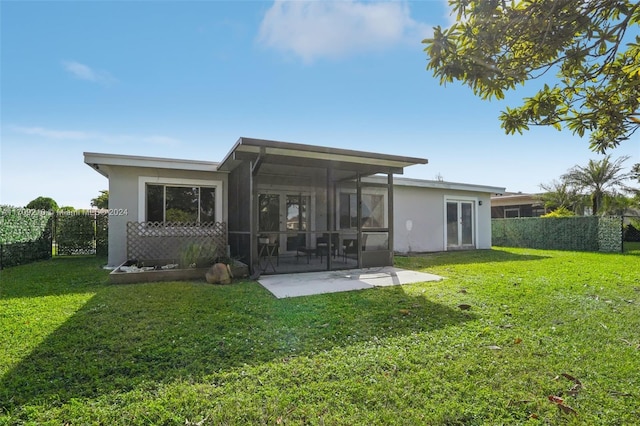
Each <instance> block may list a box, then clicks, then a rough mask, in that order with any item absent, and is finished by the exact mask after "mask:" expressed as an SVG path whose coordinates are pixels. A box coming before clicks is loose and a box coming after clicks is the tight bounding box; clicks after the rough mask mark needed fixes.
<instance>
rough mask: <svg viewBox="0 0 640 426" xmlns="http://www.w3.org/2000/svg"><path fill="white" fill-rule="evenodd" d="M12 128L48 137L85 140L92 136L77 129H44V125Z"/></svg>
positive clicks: (19, 131) (27, 133) (24, 132)
mask: <svg viewBox="0 0 640 426" xmlns="http://www.w3.org/2000/svg"><path fill="white" fill-rule="evenodd" d="M11 129H12V130H14V131H15V132H17V133H22V134H25V135H32V136H40V137H42V138H46V139H70V140H85V139H88V138H89V137H90V134H88V133H86V132H79V131H75V130H52V129H44V128H42V127H20V126H12V127H11Z"/></svg>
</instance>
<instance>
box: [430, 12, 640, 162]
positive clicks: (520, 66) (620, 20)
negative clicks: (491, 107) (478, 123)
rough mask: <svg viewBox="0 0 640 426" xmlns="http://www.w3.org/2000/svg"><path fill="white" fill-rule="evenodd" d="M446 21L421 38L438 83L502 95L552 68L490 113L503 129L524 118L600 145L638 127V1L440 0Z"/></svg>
mask: <svg viewBox="0 0 640 426" xmlns="http://www.w3.org/2000/svg"><path fill="white" fill-rule="evenodd" d="M449 3H450V4H451V6H452V7H453V11H454V12H455V13H457V19H456V22H455V23H454V24H453V25H452V26H451V27H449V28H447V29H442V28H441V27H439V26H438V27H435V28H434V35H433V38H429V39H425V40H423V43H424V44H426V48H425V51H426V52H427V54H428V56H429V63H428V65H427V69H429V70H433V74H434V76H435V77H438V78H439V79H440V84H446V83H449V82H452V81H454V80H458V81H461V82H463V83H464V84H467V85H468V86H469V87H471V89H472V90H473V93H474V94H475V95H476V96H479V97H481V98H482V99H492V98H496V99H503V98H504V93H505V92H506V91H508V90H512V89H515V88H516V86H519V85H523V84H524V83H525V82H527V81H530V80H534V79H537V78H540V77H542V76H545V75H547V74H550V72H555V73H556V77H557V78H556V79H555V83H554V84H552V85H551V86H549V85H547V84H544V86H543V87H542V88H541V89H539V90H538V92H537V93H536V94H535V95H534V96H532V97H530V98H525V99H524V102H523V104H522V105H521V106H518V107H515V108H509V107H507V108H506V111H503V112H502V113H501V115H500V120H501V122H502V123H501V127H502V128H503V129H504V130H505V132H506V133H507V134H513V133H515V132H519V133H522V131H523V130H528V129H529V126H532V125H541V126H553V127H555V128H557V129H558V130H561V129H562V128H563V126H564V127H566V128H568V129H570V130H571V131H573V133H574V134H578V135H580V136H584V135H585V134H589V137H590V147H591V149H592V150H594V151H597V152H600V153H605V152H606V151H607V150H609V149H611V148H613V147H616V146H617V145H619V144H620V142H622V141H624V140H627V139H629V138H630V137H631V135H632V134H633V133H634V132H635V131H636V130H637V129H638V127H640V118H638V115H639V114H640V36H639V35H638V33H637V32H635V33H634V35H635V37H633V39H632V37H631V36H627V32H629V33H631V31H630V30H633V29H636V30H637V28H638V27H639V26H640V3H638V2H635V1H631V0H537V1H531V0H521V1H506V0H450V1H449Z"/></svg>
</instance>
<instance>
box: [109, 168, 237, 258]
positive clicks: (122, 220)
mask: <svg viewBox="0 0 640 426" xmlns="http://www.w3.org/2000/svg"><path fill="white" fill-rule="evenodd" d="M103 167H104V168H105V169H107V172H108V174H109V209H110V210H111V211H113V212H114V213H116V212H120V211H121V210H124V209H126V212H127V214H126V215H119V214H112V215H110V216H109V260H108V265H109V266H112V267H115V266H118V265H120V264H122V263H123V262H124V261H125V260H127V259H126V257H127V236H126V228H127V222H129V221H138V220H139V214H140V212H139V210H138V205H139V199H140V197H144V194H139V177H140V176H148V177H154V178H157V180H158V182H162V180H163V179H192V180H211V181H221V182H222V191H221V192H222V193H221V195H220V196H218V199H217V200H216V202H218V203H222V204H221V205H222V217H221V218H219V219H218V220H222V221H227V214H228V213H227V188H228V181H227V174H226V173H215V172H199V171H186V170H171V169H152V168H144V167H124V166H103Z"/></svg>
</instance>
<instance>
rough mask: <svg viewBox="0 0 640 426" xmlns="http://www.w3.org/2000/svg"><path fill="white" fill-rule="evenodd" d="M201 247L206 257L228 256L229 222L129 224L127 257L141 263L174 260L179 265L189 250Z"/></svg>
mask: <svg viewBox="0 0 640 426" xmlns="http://www.w3.org/2000/svg"><path fill="white" fill-rule="evenodd" d="M195 244H197V245H198V246H199V247H198V249H199V250H200V251H201V253H202V255H203V256H204V255H206V256H209V257H213V258H215V257H218V256H225V255H226V254H227V224H226V223H225V222H206V223H181V222H127V258H128V259H138V260H139V261H143V262H144V261H152V260H171V261H173V262H174V263H179V260H180V257H181V254H182V253H184V251H185V250H189V249H193V246H194V245H195Z"/></svg>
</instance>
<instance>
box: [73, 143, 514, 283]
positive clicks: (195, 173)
mask: <svg viewBox="0 0 640 426" xmlns="http://www.w3.org/2000/svg"><path fill="white" fill-rule="evenodd" d="M84 161H85V163H86V164H88V165H89V166H91V167H92V168H93V169H95V170H96V171H97V172H99V173H101V174H102V175H104V176H105V177H107V178H108V179H109V212H110V216H109V260H108V262H109V265H110V266H114V267H115V266H118V265H120V264H122V263H123V262H125V261H126V260H128V259H130V258H132V257H136V256H139V257H145V256H146V257H150V258H154V259H155V258H162V259H170V258H175V257H176V256H178V254H177V253H178V252H180V251H182V252H184V251H185V244H186V242H187V241H188V240H189V239H190V238H202V237H204V238H205V240H206V238H209V236H211V235H214V234H215V235H217V237H220V236H222V240H223V241H224V244H225V246H226V250H227V255H228V256H230V257H231V258H234V259H238V260H240V261H242V262H244V263H246V264H247V265H249V266H250V269H251V271H252V272H261V273H286V272H296V271H311V270H334V269H348V268H354V267H360V268H361V267H372V266H387V265H392V264H393V255H394V253H408V252H430V251H445V250H456V249H488V248H490V247H491V194H494V193H499V192H503V191H504V188H499V187H492V186H481V185H471V184H461V183H451V182H442V181H429V180H418V179H407V178H395V177H394V175H397V174H402V173H403V170H404V168H405V167H409V166H411V165H415V164H426V163H427V160H426V159H424V158H413V157H406V156H398V155H389V154H380V153H371V152H363V151H354V150H348V149H338V148H327V147H322V146H313V145H303V144H297V143H288V142H278V141H270V140H262V139H252V138H240V139H239V140H238V141H237V143H236V144H235V145H234V146H233V147H232V148H231V150H230V151H229V153H228V154H227V155H226V156H225V157H224V158H223V159H222V161H220V162H211V161H201V160H179V159H168V158H155V157H141V156H129V155H114V154H100V153H92V152H85V153H84ZM213 223H216V224H221V225H223V226H212V225H211V224H213ZM141 236H144V241H142V240H141V239H140V238H141ZM185 238H186V240H185ZM141 241H142V242H141ZM145 244H146V246H145ZM142 246H144V247H146V248H144V249H142V248H141V247H142ZM141 250H142V251H141ZM144 250H147V251H146V252H145V251H144ZM152 252H153V254H151V253H152ZM140 253H146V254H140ZM163 253H165V254H164V255H163ZM166 253H171V254H170V255H166Z"/></svg>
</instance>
